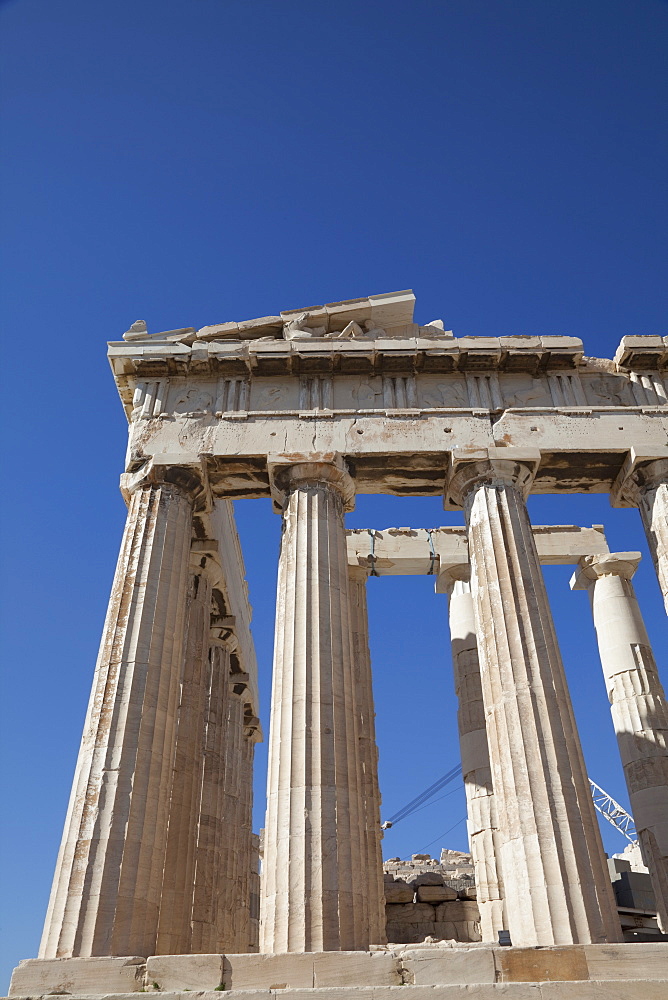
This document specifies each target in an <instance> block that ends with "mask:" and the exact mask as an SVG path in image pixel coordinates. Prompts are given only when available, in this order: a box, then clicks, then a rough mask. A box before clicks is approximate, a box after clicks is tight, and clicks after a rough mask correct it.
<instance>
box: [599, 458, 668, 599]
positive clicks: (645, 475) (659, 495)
mask: <svg viewBox="0 0 668 1000" xmlns="http://www.w3.org/2000/svg"><path fill="white" fill-rule="evenodd" d="M611 499H612V500H613V503H615V504H616V505H617V506H627V507H628V506H631V505H632V506H635V507H637V508H638V510H639V511H640V516H641V518H642V523H643V527H644V529H645V534H646V535H647V544H648V545H649V550H650V552H651V553H652V559H653V561H654V567H655V569H656V575H657V577H658V579H659V587H660V588H661V593H662V594H663V602H664V604H665V606H666V612H667V613H668V458H656V459H653V460H651V459H650V460H647V459H644V458H643V457H642V456H639V455H636V453H635V451H633V450H632V451H631V453H630V455H629V457H628V459H627V461H626V463H625V465H624V467H623V469H622V472H621V474H620V476H619V479H618V481H617V483H616V484H615V486H614V488H613V491H612V497H611Z"/></svg>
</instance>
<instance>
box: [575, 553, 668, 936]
mask: <svg viewBox="0 0 668 1000" xmlns="http://www.w3.org/2000/svg"><path fill="white" fill-rule="evenodd" d="M639 560H640V553H639V552H638V553H636V552H619V553H613V554H612V555H610V556H593V557H589V558H587V559H585V560H583V561H582V564H581V572H580V573H579V574H577V575H576V577H574V581H573V586H574V587H576V588H577V589H581V588H582V587H583V586H587V587H588V589H589V595H590V599H591V604H592V611H593V615H594V625H595V628H596V636H597V639H598V647H599V651H600V654H601V665H602V667H603V674H604V677H605V683H606V687H607V690H608V698H609V699H610V709H611V712H612V720H613V723H614V727H615V732H616V734H617V743H618V745H619V752H620V756H621V759H622V765H623V767H624V776H625V778H626V785H627V788H628V792H629V799H630V801H631V811H632V813H633V818H634V820H635V825H636V830H637V833H638V840H639V841H640V847H641V850H642V855H643V858H644V861H645V864H646V865H647V867H648V869H649V873H650V876H651V879H652V887H653V889H654V895H655V897H656V906H657V915H658V919H659V924H660V926H661V927H662V929H663V931H664V933H668V749H667V746H668V706H667V705H666V696H665V694H664V690H663V687H662V685H661V681H660V680H659V675H658V672H657V668H656V663H655V662H654V655H653V653H652V648H651V645H650V641H649V637H648V635H647V630H646V629H645V623H644V622H643V619H642V615H641V612H640V608H639V606H638V601H637V599H636V596H635V592H634V589H633V584H632V582H631V577H632V576H633V573H634V572H635V569H636V567H637V565H638V562H639Z"/></svg>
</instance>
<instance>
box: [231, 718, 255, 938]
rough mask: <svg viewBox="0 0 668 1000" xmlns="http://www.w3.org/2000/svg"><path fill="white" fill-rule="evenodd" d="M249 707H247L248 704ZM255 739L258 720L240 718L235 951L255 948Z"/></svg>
mask: <svg viewBox="0 0 668 1000" xmlns="http://www.w3.org/2000/svg"><path fill="white" fill-rule="evenodd" d="M248 708H250V706H248ZM258 738H259V720H258V719H256V718H255V717H253V716H251V715H249V714H248V713H247V714H246V715H245V717H244V733H243V742H242V744H241V795H240V797H239V835H240V843H239V904H238V909H237V912H238V914H239V920H238V925H237V927H238V929H237V940H236V948H237V949H238V951H239V952H244V953H246V952H250V951H255V950H257V944H256V943H255V942H254V937H255V935H254V933H253V931H252V929H251V876H252V873H253V870H254V868H256V867H257V865H256V861H255V857H254V850H253V760H254V756H255V744H256V742H257V741H258Z"/></svg>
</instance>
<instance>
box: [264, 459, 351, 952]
mask: <svg viewBox="0 0 668 1000" xmlns="http://www.w3.org/2000/svg"><path fill="white" fill-rule="evenodd" d="M275 475H276V478H275V490H276V492H277V493H278V491H279V490H281V491H282V492H283V497H282V499H283V512H284V513H283V518H284V520H283V537H282V541H281V554H280V560H279V572H278V591H277V609H276V642H275V654H274V683H273V692H272V715H271V730H270V744H269V773H268V780H267V799H268V801H267V820H266V831H265V854H264V865H263V878H262V883H263V887H262V928H261V934H262V937H261V951H263V952H307V951H338V950H355V949H366V948H367V947H368V944H369V928H368V924H365V923H364V920H363V918H362V913H363V907H362V899H361V896H362V891H363V876H362V866H363V864H364V856H365V844H364V835H363V829H362V823H363V817H362V816H360V814H359V807H358V802H359V797H360V787H361V768H360V762H359V751H358V745H357V739H358V733H357V718H356V710H355V703H354V678H353V670H352V644H351V637H350V621H349V600H348V561H347V551H346V538H345V532H344V523H343V515H344V504H345V502H346V501H350V500H351V499H352V484H351V481H350V478H349V477H348V475H347V474H346V472H345V470H344V469H343V468H342V465H341V463H340V461H337V460H336V459H334V460H333V461H312V462H310V461H304V462H301V463H295V464H291V465H288V466H287V467H286V466H283V467H281V468H279V469H278V471H277V472H276V474H275Z"/></svg>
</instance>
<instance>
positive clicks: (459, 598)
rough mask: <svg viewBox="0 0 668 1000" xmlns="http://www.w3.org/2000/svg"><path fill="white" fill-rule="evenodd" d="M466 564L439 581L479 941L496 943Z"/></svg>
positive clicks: (490, 795)
mask: <svg viewBox="0 0 668 1000" xmlns="http://www.w3.org/2000/svg"><path fill="white" fill-rule="evenodd" d="M469 576H470V569H469V567H468V566H460V567H456V568H453V569H451V570H449V571H447V572H446V573H444V574H443V577H445V579H444V580H443V579H439V589H441V588H444V589H446V590H447V592H448V593H449V595H450V606H449V619H450V639H451V643H452V669H453V673H454V679H455V691H456V693H457V699H458V710H457V721H458V723H459V746H460V750H461V758H462V774H463V777H464V788H465V789H466V808H467V818H468V833H469V841H470V844H471V854H472V857H473V865H474V869H475V884H476V890H477V899H478V909H479V910H480V929H481V934H482V940H483V941H490V942H494V943H498V934H499V931H500V930H502V929H503V928H505V927H507V924H506V922H505V920H504V902H503V879H502V876H501V866H500V863H499V861H498V856H499V854H500V844H499V832H498V823H497V818H496V805H495V801H494V790H493V787H492V771H491V765H490V760H489V748H488V745H487V729H486V725H485V709H484V705H483V699H482V687H481V682H480V663H479V660H478V643H477V640H476V624H475V612H474V605H473V596H472V594H471V584H470V582H469Z"/></svg>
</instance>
